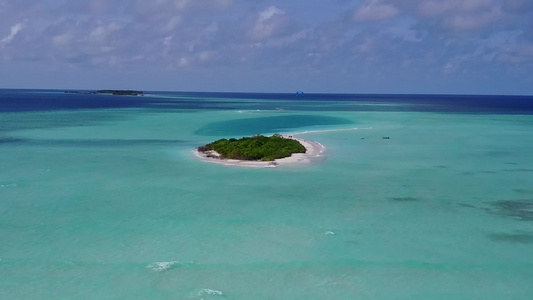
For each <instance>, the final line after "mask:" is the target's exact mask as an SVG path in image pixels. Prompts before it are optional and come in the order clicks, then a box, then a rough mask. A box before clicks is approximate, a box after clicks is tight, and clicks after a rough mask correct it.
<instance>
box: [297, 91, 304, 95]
mask: <svg viewBox="0 0 533 300" xmlns="http://www.w3.org/2000/svg"><path fill="white" fill-rule="evenodd" d="M303 94H304V92H303V91H297V92H296V95H303Z"/></svg>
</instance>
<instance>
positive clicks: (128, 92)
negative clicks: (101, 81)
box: [97, 90, 144, 96]
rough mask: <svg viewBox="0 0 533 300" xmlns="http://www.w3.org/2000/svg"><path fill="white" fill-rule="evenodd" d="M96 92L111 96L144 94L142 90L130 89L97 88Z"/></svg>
mask: <svg viewBox="0 0 533 300" xmlns="http://www.w3.org/2000/svg"><path fill="white" fill-rule="evenodd" d="M97 93H98V94H106V95H113V96H144V92H143V91H131V90H99V91H97Z"/></svg>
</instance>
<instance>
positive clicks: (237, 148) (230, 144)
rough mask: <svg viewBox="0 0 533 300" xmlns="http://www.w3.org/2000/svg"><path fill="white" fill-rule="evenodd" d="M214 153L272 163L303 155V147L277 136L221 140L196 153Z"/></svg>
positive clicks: (291, 140) (293, 141) (200, 148)
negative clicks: (211, 151)
mask: <svg viewBox="0 0 533 300" xmlns="http://www.w3.org/2000/svg"><path fill="white" fill-rule="evenodd" d="M210 150H213V151H216V152H218V153H219V154H220V155H222V158H229V159H241V160H262V161H273V160H275V159H278V158H283V157H289V156H291V155H292V154H293V153H305V151H306V149H305V147H304V146H303V145H302V144H300V142H298V141H296V140H293V139H285V138H283V137H278V136H271V137H266V136H262V135H260V136H254V137H244V138H241V139H229V140H228V139H221V140H218V141H215V142H213V143H210V144H207V145H205V146H202V147H199V148H198V151H201V152H205V151H210Z"/></svg>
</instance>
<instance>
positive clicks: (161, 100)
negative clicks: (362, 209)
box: [0, 89, 533, 114]
mask: <svg viewBox="0 0 533 300" xmlns="http://www.w3.org/2000/svg"><path fill="white" fill-rule="evenodd" d="M146 94H147V95H146V96H144V97H129V96H113V97H110V96H108V95H95V94H77V93H64V90H14V89H12V90H8V89H4V90H0V112H24V111H53V110H73V109H105V108H146V109H165V110H170V109H243V108H247V109H260V110H272V109H276V108H278V107H280V106H283V107H285V108H287V109H290V108H292V107H294V108H298V109H299V110H302V107H303V109H304V110H306V111H346V110H349V111H414V112H443V113H445V112H448V113H489V114H533V96H493V95H367V94H304V95H297V94H266V93H261V94H259V93H198V92H197V93H194V92H146ZM254 100H256V101H254ZM336 102H340V104H337V103H336ZM346 102H347V103H350V104H351V105H347V104H346ZM243 103H246V105H245V106H243ZM327 104H330V105H327Z"/></svg>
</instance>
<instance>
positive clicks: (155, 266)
mask: <svg viewBox="0 0 533 300" xmlns="http://www.w3.org/2000/svg"><path fill="white" fill-rule="evenodd" d="M193 263H194V262H192V261H190V262H180V261H177V260H175V261H162V262H154V263H151V264H149V265H148V266H146V267H147V268H149V269H151V270H152V271H155V272H162V271H166V270H170V269H172V268H173V267H174V266H175V265H184V264H193Z"/></svg>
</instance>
